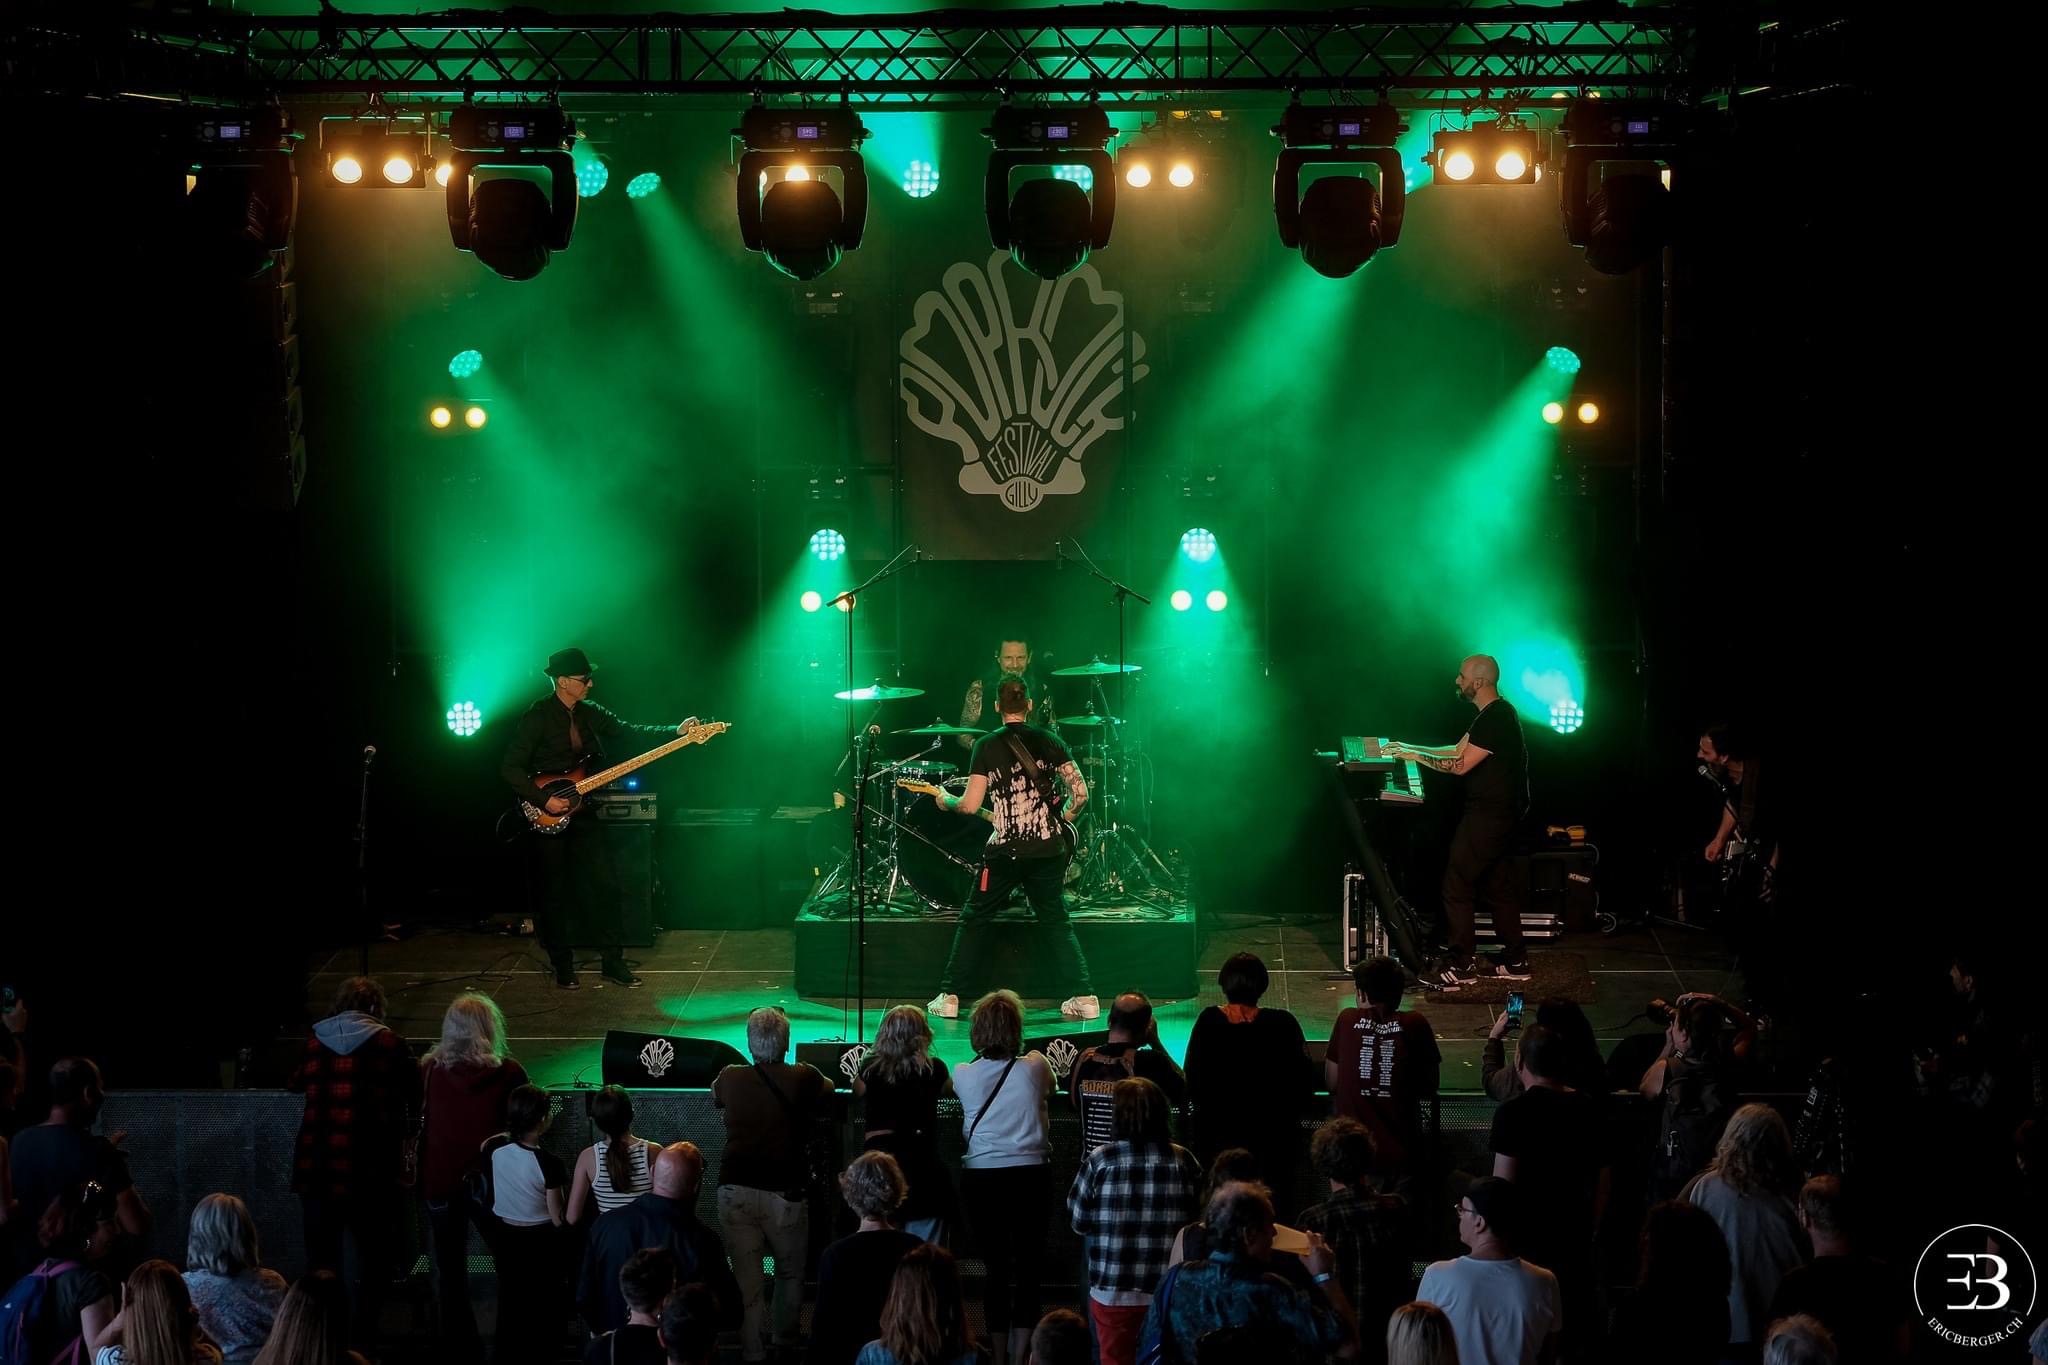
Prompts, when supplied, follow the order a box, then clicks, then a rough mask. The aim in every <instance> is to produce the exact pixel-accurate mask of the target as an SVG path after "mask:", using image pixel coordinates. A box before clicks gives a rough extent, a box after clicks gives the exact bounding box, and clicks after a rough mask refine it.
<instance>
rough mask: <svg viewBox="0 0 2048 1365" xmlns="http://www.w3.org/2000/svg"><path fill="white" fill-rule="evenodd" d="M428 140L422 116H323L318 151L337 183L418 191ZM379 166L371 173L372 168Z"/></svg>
mask: <svg viewBox="0 0 2048 1365" xmlns="http://www.w3.org/2000/svg"><path fill="white" fill-rule="evenodd" d="M429 139H430V134H429V129H428V124H427V120H426V119H425V117H423V116H422V115H419V114H371V115H366V116H364V117H362V118H357V117H354V116H352V115H348V116H336V117H330V118H323V119H321V120H320V151H321V154H322V155H323V156H325V157H326V158H327V173H328V174H329V175H330V176H332V177H333V178H334V182H335V183H336V184H338V185H348V186H352V187H361V188H364V189H386V190H406V189H419V188H421V187H422V186H424V185H425V184H426V176H425V175H423V174H422V171H423V169H424V168H425V167H426V165H427V161H428V157H427V147H428V142H429ZM372 166H375V167H376V168H377V174H376V175H374V176H373V175H370V174H369V173H368V172H369V168H370V167H372Z"/></svg>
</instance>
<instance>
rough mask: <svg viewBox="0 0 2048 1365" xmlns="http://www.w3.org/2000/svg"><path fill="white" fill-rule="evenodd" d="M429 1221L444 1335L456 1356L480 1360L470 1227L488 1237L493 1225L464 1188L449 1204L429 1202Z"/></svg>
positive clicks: (442, 1332)
mask: <svg viewBox="0 0 2048 1365" xmlns="http://www.w3.org/2000/svg"><path fill="white" fill-rule="evenodd" d="M427 1223H428V1225H429V1226H430V1227H431V1228H432V1229H433V1234H434V1281H435V1285H434V1287H435V1290H436V1292H437V1294H438V1296H439V1299H440V1305H441V1337H442V1339H443V1340H444V1341H445V1342H447V1343H448V1351H449V1354H450V1355H451V1356H452V1357H454V1358H456V1359H459V1360H463V1361H471V1362H474V1361H480V1360H482V1359H483V1346H482V1343H481V1340H480V1339H479V1338H478V1336H477V1331H476V1314H475V1313H474V1312H473V1311H472V1310H471V1309H470V1306H469V1228H470V1224H472V1223H474V1224H475V1225H476V1229H477V1231H478V1232H480V1233H482V1234H483V1235H484V1237H485V1239H486V1241H488V1239H489V1237H490V1233H491V1225H490V1223H489V1221H488V1220H487V1219H485V1217H484V1215H483V1212H482V1211H481V1210H480V1209H478V1208H477V1206H476V1205H475V1204H473V1203H471V1202H470V1199H469V1196H468V1195H467V1194H464V1193H463V1192H462V1191H460V1190H457V1191H456V1192H455V1193H454V1194H453V1195H451V1196H450V1197H449V1199H448V1202H447V1203H445V1204H435V1203H429V1204H428V1205H427Z"/></svg>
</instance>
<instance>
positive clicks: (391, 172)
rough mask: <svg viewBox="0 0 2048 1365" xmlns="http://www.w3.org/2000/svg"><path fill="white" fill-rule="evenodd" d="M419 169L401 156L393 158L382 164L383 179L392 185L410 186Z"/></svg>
mask: <svg viewBox="0 0 2048 1365" xmlns="http://www.w3.org/2000/svg"><path fill="white" fill-rule="evenodd" d="M418 170H419V168H418V167H417V166H415V165H413V164H412V163H411V162H410V161H407V160H406V159H405V158H404V157H402V156H394V157H390V158H388V159H386V161H385V162H384V178H385V179H386V180H388V181H390V182H391V183H392V184H394V185H410V184H411V183H412V178H413V176H414V175H415V174H416V173H417V172H418Z"/></svg>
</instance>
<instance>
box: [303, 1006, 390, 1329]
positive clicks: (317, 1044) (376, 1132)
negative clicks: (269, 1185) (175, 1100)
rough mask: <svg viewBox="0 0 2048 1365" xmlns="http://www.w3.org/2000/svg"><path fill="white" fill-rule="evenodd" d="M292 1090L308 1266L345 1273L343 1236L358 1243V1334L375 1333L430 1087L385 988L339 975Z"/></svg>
mask: <svg viewBox="0 0 2048 1365" xmlns="http://www.w3.org/2000/svg"><path fill="white" fill-rule="evenodd" d="M290 1088H291V1089H292V1090H295V1091H297V1092H299V1093H301V1094H303V1095H305V1097H306V1112H305V1117H304V1118H303V1119H301V1120H300V1122H299V1139H298V1146H297V1148H296V1150H295V1153H294V1156H293V1160H292V1192H293V1193H295V1194H297V1195H298V1196H299V1204H300V1208H301V1209H302V1211H303V1212H304V1214H305V1220H306V1221H305V1232H306V1264H307V1266H308V1268H309V1269H313V1270H332V1271H334V1272H335V1273H336V1274H340V1273H341V1271H342V1240H343V1236H344V1234H346V1236H347V1237H348V1239H349V1240H352V1241H353V1242H354V1243H355V1247H356V1271H357V1282H356V1286H355V1295H354V1304H355V1319H354V1323H353V1328H352V1331H353V1339H354V1340H355V1341H356V1342H357V1343H358V1344H361V1343H365V1342H370V1341H374V1340H375V1338H376V1331H377V1320H378V1318H379V1317H380V1316H381V1315H382V1309H383V1306H384V1296H385V1294H386V1292H387V1291H388V1290H389V1289H390V1286H391V1281H392V1272H393V1270H394V1268H395V1266H396V1264H397V1257H398V1239H399V1237H400V1235H401V1230H402V1228H403V1227H404V1214H403V1210H404V1205H403V1203H402V1192H403V1187H404V1185H405V1184H407V1183H410V1178H411V1175H412V1172H411V1171H410V1170H409V1169H408V1166H409V1160H408V1151H407V1149H408V1147H409V1145H410V1143H411V1142H412V1140H413V1139H414V1138H415V1137H416V1136H417V1134H418V1132H419V1124H420V1103H421V1094H422V1092H421V1089H420V1067H419V1063H418V1062H417V1061H415V1060H414V1059H413V1055H412V1049H411V1048H409V1047H408V1046H406V1042H405V1039H403V1038H401V1037H399V1036H398V1034H397V1033H396V1032H394V1031H393V1030H391V1029H389V1028H386V1027H385V1026H384V990H383V988H382V987H380V986H379V985H378V984H377V983H376V982H375V981H372V980H371V979H370V978H369V977H367V976H352V977H350V978H348V979H347V980H346V981H344V982H342V983H341V988H340V990H338V991H336V992H335V996H334V1011H333V1013H331V1014H330V1015H328V1017H327V1018H325V1019H322V1020H321V1021H320V1022H319V1023H317V1024H315V1025H313V1032H312V1034H311V1035H310V1036H308V1037H307V1039H306V1052H305V1056H304V1058H303V1059H302V1060H301V1061H300V1063H299V1067H298V1070H297V1071H295V1072H293V1073H292V1078H291V1081H290Z"/></svg>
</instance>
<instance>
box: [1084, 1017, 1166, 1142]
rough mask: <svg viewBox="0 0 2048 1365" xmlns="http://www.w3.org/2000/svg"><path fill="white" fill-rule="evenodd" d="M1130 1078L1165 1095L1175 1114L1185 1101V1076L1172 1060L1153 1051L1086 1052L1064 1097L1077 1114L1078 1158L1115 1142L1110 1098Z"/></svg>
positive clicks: (1104, 1048) (1129, 1046)
mask: <svg viewBox="0 0 2048 1365" xmlns="http://www.w3.org/2000/svg"><path fill="white" fill-rule="evenodd" d="M1133 1077H1136V1078H1138V1079H1141V1080H1147V1081H1150V1082H1152V1084H1154V1085H1156V1086H1158V1087H1159V1088H1160V1089H1161V1090H1163V1091H1165V1092H1166V1102H1167V1103H1168V1104H1170V1105H1172V1106H1173V1107H1174V1110H1175V1112H1178V1111H1179V1109H1180V1106H1181V1104H1182V1102H1183V1101H1185V1100H1186V1099H1187V1097H1188V1078H1187V1076H1186V1075H1185V1074H1184V1073H1183V1072H1182V1071H1181V1069H1180V1067H1179V1066H1178V1065H1177V1064H1176V1063H1175V1062H1174V1060H1173V1058H1171V1057H1169V1056H1167V1055H1166V1054H1165V1053H1164V1052H1161V1051H1160V1050H1159V1049H1158V1048H1156V1047H1140V1046H1138V1045H1137V1044H1136V1043H1103V1044H1101V1045H1100V1046H1098V1047H1091V1048H1089V1049H1088V1050H1087V1051H1086V1052H1084V1053H1082V1054H1081V1056H1080V1058H1079V1059H1078V1060H1076V1061H1075V1063H1074V1070H1073V1072H1072V1074H1071V1075H1069V1076H1068V1077H1067V1093H1068V1094H1070V1095H1072V1096H1073V1098H1074V1107H1075V1108H1076V1109H1079V1110H1080V1111H1081V1155H1082V1156H1084V1157H1085V1156H1087V1155H1088V1153H1090V1152H1092V1151H1094V1150H1095V1149H1096V1148H1097V1147H1100V1146H1101V1145H1102V1144H1103V1143H1105V1142H1109V1141H1112V1140H1114V1139H1115V1137H1116V1131H1115V1130H1116V1122H1115V1115H1114V1113H1113V1105H1112V1100H1111V1095H1112V1092H1113V1091H1115V1089H1116V1083H1117V1082H1118V1081H1128V1080H1130V1079H1132V1078H1133Z"/></svg>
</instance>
